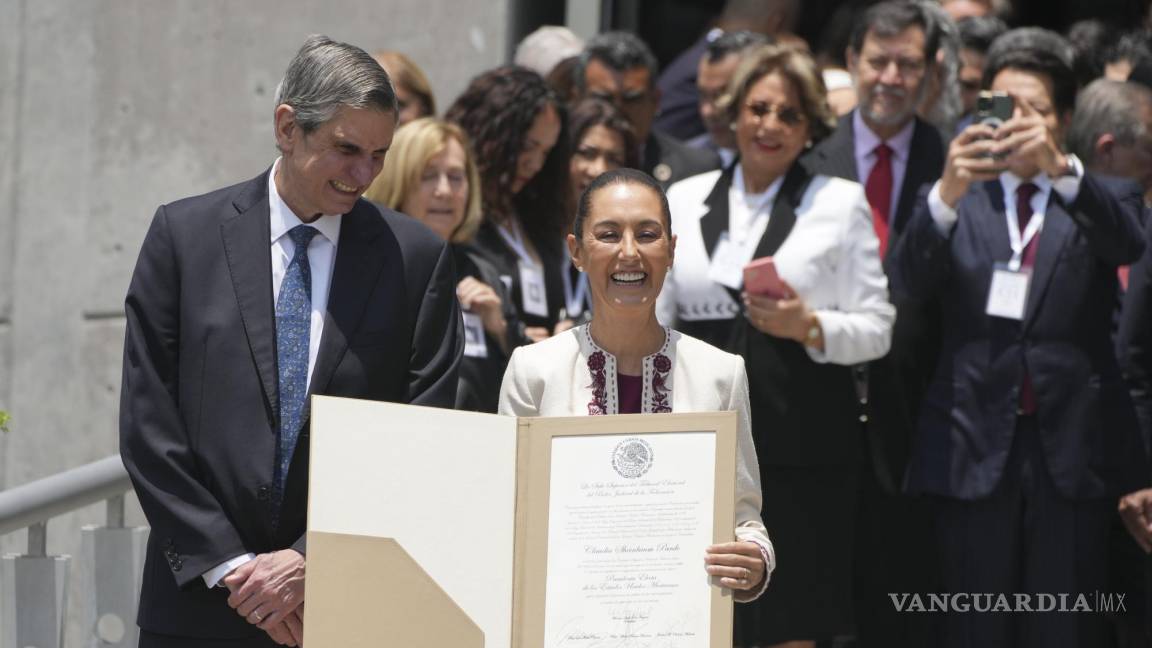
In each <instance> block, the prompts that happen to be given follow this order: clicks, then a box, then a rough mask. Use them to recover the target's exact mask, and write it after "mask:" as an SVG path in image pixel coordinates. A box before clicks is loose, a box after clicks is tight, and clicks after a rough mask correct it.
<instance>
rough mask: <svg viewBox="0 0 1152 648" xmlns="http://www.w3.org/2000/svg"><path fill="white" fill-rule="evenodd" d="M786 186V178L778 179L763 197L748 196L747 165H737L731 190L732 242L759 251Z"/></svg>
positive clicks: (763, 193)
mask: <svg viewBox="0 0 1152 648" xmlns="http://www.w3.org/2000/svg"><path fill="white" fill-rule="evenodd" d="M782 184H784V176H780V177H779V178H776V180H774V181H773V182H772V184H770V185H768V188H767V189H766V190H764V191H763V192H762V193H748V192H747V191H746V190H745V189H744V165H743V164H737V165H736V169H735V170H734V171H733V173H732V186H731V187H729V188H728V238H729V239H730V240H731V241H732V242H733V243H735V244H736V245H737V246H740V247H744V246H746V245H748V246H751V247H753V248H755V246H756V245H757V244H758V243H759V241H760V237H762V236H763V235H764V230H765V229H767V227H768V217H769V215H770V214H771V212H772V205H773V203H775V202H776V194H777V193H779V192H780V185H782Z"/></svg>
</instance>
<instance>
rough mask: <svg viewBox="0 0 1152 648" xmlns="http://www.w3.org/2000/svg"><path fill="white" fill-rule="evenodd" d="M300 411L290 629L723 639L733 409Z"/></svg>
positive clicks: (329, 637)
mask: <svg viewBox="0 0 1152 648" xmlns="http://www.w3.org/2000/svg"><path fill="white" fill-rule="evenodd" d="M312 412H313V414H312V421H313V423H312V432H311V440H310V454H311V457H310V486H309V488H310V492H309V519H308V529H309V532H308V563H307V579H306V594H305V642H306V643H307V644H309V645H314V646H315V645H320V646H327V645H339V646H342V647H358V646H373V647H376V646H385V645H404V646H443V645H453V646H461V647H464V646H476V647H480V646H487V647H489V648H506V647H515V648H521V647H523V648H529V647H532V648H535V647H546V648H552V647H556V648H560V647H575V648H603V647H606V646H613V647H617V646H620V647H623V646H635V647H651V648H656V647H668V648H673V647H675V648H719V647H720V646H724V647H725V648H727V647H728V646H731V645H732V644H731V642H732V620H731V615H732V598H731V593H730V592H729V591H727V590H723V589H721V588H719V587H716V586H715V585H714V584H712V582H711V579H710V578H709V577H708V575H707V574H706V573H705V571H704V560H703V557H704V548H705V547H706V546H707V545H709V544H712V543H715V542H725V541H729V540H731V539H732V537H733V529H734V526H735V521H734V515H735V514H734V502H735V495H734V483H735V454H736V439H735V437H736V432H735V429H736V417H735V413H732V412H717V413H700V414H663V415H625V416H604V417H574V418H523V419H516V418H511V417H502V416H494V415H487V414H475V413H466V412H456V411H449V410H437V409H429V408H421V407H412V406H404V405H396V404H389V403H376V402H367V401H356V400H348V399H337V398H329V397H316V398H314V399H313V404H312Z"/></svg>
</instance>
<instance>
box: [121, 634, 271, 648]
mask: <svg viewBox="0 0 1152 648" xmlns="http://www.w3.org/2000/svg"><path fill="white" fill-rule="evenodd" d="M279 645H280V644H278V643H276V642H275V641H272V637H269V636H268V634H267V633H265V632H260V634H258V635H253V636H251V637H248V638H245V639H200V638H196V637H171V636H168V635H162V634H156V633H154V632H147V631H145V630H141V631H140V644H139V646H140V648H274V647H275V646H279Z"/></svg>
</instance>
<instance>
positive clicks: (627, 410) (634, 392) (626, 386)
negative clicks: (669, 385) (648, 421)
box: [616, 372, 644, 414]
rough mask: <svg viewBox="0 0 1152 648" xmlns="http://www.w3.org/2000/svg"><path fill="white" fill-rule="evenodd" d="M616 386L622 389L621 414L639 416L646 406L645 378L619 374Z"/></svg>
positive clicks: (617, 374)
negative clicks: (644, 405)
mask: <svg viewBox="0 0 1152 648" xmlns="http://www.w3.org/2000/svg"><path fill="white" fill-rule="evenodd" d="M616 386H617V387H618V388H619V389H620V413H621V414H639V413H640V412H641V410H642V409H643V404H644V403H643V401H644V376H626V375H624V374H622V373H619V372H617V373H616Z"/></svg>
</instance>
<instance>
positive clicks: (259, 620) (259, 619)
mask: <svg viewBox="0 0 1152 648" xmlns="http://www.w3.org/2000/svg"><path fill="white" fill-rule="evenodd" d="M252 616H254V617H256V623H260V622H261V621H263V620H264V617H262V616H260V613H259V612H257V611H255V610H253V611H252Z"/></svg>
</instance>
